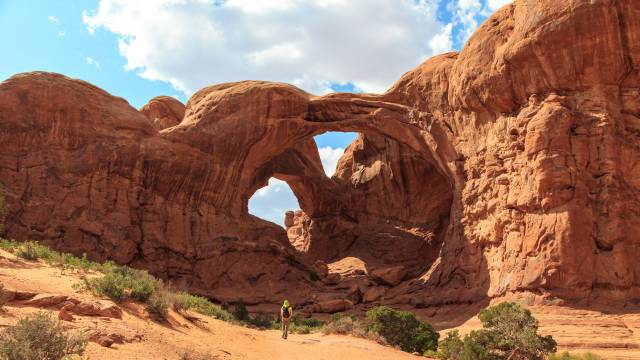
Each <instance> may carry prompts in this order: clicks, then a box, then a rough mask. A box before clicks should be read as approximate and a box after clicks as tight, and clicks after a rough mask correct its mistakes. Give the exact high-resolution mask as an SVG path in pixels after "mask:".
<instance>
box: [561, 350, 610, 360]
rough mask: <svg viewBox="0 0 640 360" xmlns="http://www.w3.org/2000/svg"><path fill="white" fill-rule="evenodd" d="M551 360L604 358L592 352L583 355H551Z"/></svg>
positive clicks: (592, 359)
mask: <svg viewBox="0 0 640 360" xmlns="http://www.w3.org/2000/svg"><path fill="white" fill-rule="evenodd" d="M548 359H549V360H602V358H601V357H600V356H598V355H595V354H592V353H590V352H587V353H583V354H571V353H569V352H567V351H565V352H563V353H562V354H551V355H549V358H548Z"/></svg>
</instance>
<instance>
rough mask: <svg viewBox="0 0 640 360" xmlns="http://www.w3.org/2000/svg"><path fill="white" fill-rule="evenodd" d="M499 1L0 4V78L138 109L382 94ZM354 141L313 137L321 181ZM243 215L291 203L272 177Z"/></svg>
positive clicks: (275, 214) (459, 40)
mask: <svg viewBox="0 0 640 360" xmlns="http://www.w3.org/2000/svg"><path fill="white" fill-rule="evenodd" d="M508 2H509V0H454V1H445V0H136V1H129V0H58V1H52V0H31V1H25V0H0V34H1V35H0V39H1V40H2V43H3V48H4V49H5V52H4V53H3V56H1V57H0V80H4V79H6V78H8V77H10V76H11V75H13V74H16V73H20V72H26V71H34V70H43V71H52V72H59V73H63V74H65V75H67V76H70V77H74V78H80V79H83V80H86V81H89V82H91V83H93V84H95V85H97V86H99V87H101V88H103V89H105V90H107V91H108V92H110V93H111V94H113V95H117V96H121V97H123V98H125V99H127V100H128V101H129V103H131V105H133V106H134V107H136V108H140V107H141V106H142V105H144V104H145V103H146V102H147V101H148V100H149V99H151V98H152V97H154V96H157V95H171V96H175V97H177V98H178V99H180V100H181V101H183V102H186V100H187V99H188V97H189V96H190V95H191V94H192V93H193V92H194V91H197V90H198V89H199V88H201V87H203V86H206V85H209V84H214V83H220V82H225V81H238V80H244V79H262V80H273V81H283V82H288V83H292V84H295V85H297V86H299V87H301V88H303V89H305V90H307V91H309V92H311V93H315V94H323V93H328V92H332V91H348V92H383V91H384V90H385V89H387V88H388V87H389V86H390V85H391V84H392V83H393V81H395V80H396V79H397V78H399V77H400V76H401V75H402V73H404V72H405V71H408V70H410V69H411V68H413V67H415V66H416V65H418V64H419V63H421V62H422V61H424V60H425V59H427V58H428V57H430V56H433V55H436V54H438V53H442V52H445V51H449V50H459V49H460V48H461V47H462V46H463V44H464V42H465V41H466V39H467V38H468V37H469V36H470V34H471V33H472V32H473V31H474V30H475V29H476V28H477V26H478V25H479V24H480V23H481V22H482V21H483V20H484V19H485V18H486V17H487V16H488V15H490V14H491V13H492V12H493V11H494V10H495V9H497V8H499V7H500V6H502V5H504V4H506V3H508ZM355 136H356V134H340V133H329V134H324V135H322V136H320V137H317V138H316V142H317V144H318V148H319V150H320V153H321V157H322V159H323V164H324V165H325V170H326V172H327V174H332V173H333V170H334V169H335V163H336V162H337V159H338V158H339V156H340V155H341V154H342V151H343V150H344V148H345V147H346V146H347V145H348V144H349V143H350V142H351V141H352V140H353V139H354V138H355ZM249 205H250V210H251V212H252V213H254V214H256V215H258V216H261V217H263V218H266V219H269V220H271V221H274V222H277V223H280V224H282V218H283V214H284V211H286V210H287V209H290V208H297V207H298V206H297V201H296V199H295V197H294V196H293V194H292V193H291V191H290V189H289V188H288V186H286V184H284V183H280V182H278V181H272V182H271V183H270V185H269V187H267V188H265V189H262V190H260V192H259V193H258V194H256V196H254V198H252V200H251V202H250V204H249Z"/></svg>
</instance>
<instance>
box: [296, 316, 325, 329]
mask: <svg viewBox="0 0 640 360" xmlns="http://www.w3.org/2000/svg"><path fill="white" fill-rule="evenodd" d="M323 325H324V322H323V321H320V320H318V319H316V318H312V317H310V318H305V317H302V316H300V315H299V314H295V315H293V317H292V318H291V323H290V324H289V331H291V332H292V333H295V334H310V333H312V332H315V331H318V330H320V329H322V326H323Z"/></svg>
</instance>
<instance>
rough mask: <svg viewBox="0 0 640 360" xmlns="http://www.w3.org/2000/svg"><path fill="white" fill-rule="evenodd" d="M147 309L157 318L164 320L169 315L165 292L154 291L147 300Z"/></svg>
mask: <svg viewBox="0 0 640 360" xmlns="http://www.w3.org/2000/svg"><path fill="white" fill-rule="evenodd" d="M146 308H147V311H148V312H149V313H150V314H152V315H153V316H155V317H156V318H157V319H159V320H166V319H167V316H168V315H169V302H168V300H167V294H165V293H164V292H163V291H156V292H154V293H153V294H151V296H150V297H149V299H148V300H147V306H146Z"/></svg>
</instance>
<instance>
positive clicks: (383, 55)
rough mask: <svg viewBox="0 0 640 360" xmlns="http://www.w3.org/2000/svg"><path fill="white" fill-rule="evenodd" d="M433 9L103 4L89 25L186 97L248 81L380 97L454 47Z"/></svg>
mask: <svg viewBox="0 0 640 360" xmlns="http://www.w3.org/2000/svg"><path fill="white" fill-rule="evenodd" d="M216 4H217V5H216ZM436 5H437V1H436V0H349V1H347V0H308V1H302V0H227V1H219V0H158V1H128V0H101V1H100V3H99V7H98V9H97V11H96V12H94V13H87V12H85V13H84V14H83V21H84V23H85V24H86V25H87V28H88V30H89V32H93V31H95V30H96V29H99V28H103V29H106V30H108V31H110V32H113V33H115V34H117V35H118V36H119V38H120V40H119V51H120V53H121V54H122V55H123V56H124V57H125V58H126V60H127V64H126V69H128V70H133V71H136V72H137V73H138V74H139V75H140V76H142V77H144V78H147V79H151V80H162V81H166V82H169V83H171V84H172V85H173V86H174V87H175V88H176V89H179V90H181V91H183V92H185V93H187V94H189V93H192V92H193V91H195V90H198V89H199V88H201V87H203V86H207V85H210V84H214V83H220V82H227V81H238V80H245V79H263V80H273V81H284V82H289V83H294V84H296V85H298V86H301V87H302V88H304V89H305V90H307V91H310V92H313V93H324V92H327V91H328V89H329V85H330V84H332V83H344V82H351V83H353V84H354V85H356V86H357V87H358V88H361V89H363V90H364V91H367V92H381V91H384V90H386V89H387V88H388V87H389V86H390V85H391V84H392V83H393V82H394V81H395V80H397V79H398V78H399V77H400V76H401V75H402V74H403V73H404V72H405V71H407V70H409V69H411V68H413V67H415V66H416V65H418V64H420V63H421V62H422V61H424V60H425V57H428V56H431V55H433V54H434V49H437V50H441V49H443V48H446V47H447V43H446V41H445V40H446V39H444V36H446V34H447V29H446V28H445V25H444V24H441V23H440V22H438V21H437V19H436V7H437V6H436ZM442 34H445V35H442ZM434 38H436V40H432V39H434Z"/></svg>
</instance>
